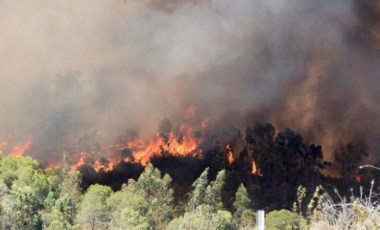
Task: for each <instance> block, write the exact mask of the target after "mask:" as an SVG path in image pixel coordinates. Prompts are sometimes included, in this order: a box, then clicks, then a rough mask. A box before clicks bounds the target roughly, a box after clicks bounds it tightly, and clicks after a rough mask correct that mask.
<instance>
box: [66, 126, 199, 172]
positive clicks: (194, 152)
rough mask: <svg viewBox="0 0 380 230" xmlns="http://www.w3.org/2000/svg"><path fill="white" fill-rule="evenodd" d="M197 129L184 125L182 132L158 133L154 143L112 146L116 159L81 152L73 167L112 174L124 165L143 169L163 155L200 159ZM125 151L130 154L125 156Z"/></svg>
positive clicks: (134, 140) (135, 140) (136, 141)
mask: <svg viewBox="0 0 380 230" xmlns="http://www.w3.org/2000/svg"><path fill="white" fill-rule="evenodd" d="M193 134H194V130H193V128H192V127H191V126H190V125H187V124H183V125H182V126H181V127H180V128H179V131H178V132H176V133H174V132H169V133H168V134H162V133H159V132H157V133H156V135H155V137H154V138H152V139H151V140H148V141H145V140H143V139H140V138H130V139H127V140H125V141H124V142H122V143H119V144H114V145H108V150H107V151H108V152H110V153H114V154H113V157H111V158H109V159H107V158H104V157H102V158H100V159H99V157H97V156H98V155H99V156H100V155H102V154H98V153H91V152H90V153H88V152H81V153H80V157H79V159H77V163H75V164H74V165H73V169H74V170H78V169H80V168H81V167H82V166H83V165H86V164H87V165H91V166H92V168H93V169H94V170H95V171H96V172H99V171H104V172H108V171H112V170H113V169H114V167H115V166H116V165H117V164H119V163H120V162H132V163H139V164H141V165H143V166H145V165H147V164H148V162H149V161H150V160H151V159H152V158H153V157H155V156H160V155H162V154H167V155H172V156H192V157H200V156H201V153H202V152H201V149H200V148H199V144H200V143H201V142H202V140H201V139H200V138H195V137H194V136H193ZM123 152H127V153H126V154H123Z"/></svg>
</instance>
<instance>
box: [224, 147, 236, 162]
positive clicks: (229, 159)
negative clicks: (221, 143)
mask: <svg viewBox="0 0 380 230" xmlns="http://www.w3.org/2000/svg"><path fill="white" fill-rule="evenodd" d="M226 150H227V151H228V153H227V154H228V155H227V159H228V163H229V164H232V163H234V153H233V152H232V148H231V146H230V145H229V144H228V145H227V146H226Z"/></svg>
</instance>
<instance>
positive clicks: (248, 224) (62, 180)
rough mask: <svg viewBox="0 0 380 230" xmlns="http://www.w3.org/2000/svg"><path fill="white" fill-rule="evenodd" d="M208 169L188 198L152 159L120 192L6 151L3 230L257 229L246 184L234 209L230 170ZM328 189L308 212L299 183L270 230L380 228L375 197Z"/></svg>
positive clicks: (1, 165) (274, 214)
mask: <svg viewBox="0 0 380 230" xmlns="http://www.w3.org/2000/svg"><path fill="white" fill-rule="evenodd" d="M209 173H210V172H209V168H206V169H205V170H204V171H203V172H202V174H201V175H200V176H199V177H198V178H197V179H196V180H195V181H194V183H193V184H192V189H191V192H189V193H188V194H187V195H188V196H187V198H186V199H184V200H181V201H178V200H176V199H175V197H174V190H173V183H172V179H171V177H170V176H169V175H168V174H162V173H161V172H160V170H158V169H157V168H155V167H154V166H153V165H152V164H148V165H147V166H146V167H145V169H144V171H143V173H142V174H141V175H140V176H139V178H138V179H137V180H134V179H130V180H129V181H128V182H127V183H125V184H124V185H123V186H122V188H121V189H120V190H119V191H113V190H112V189H111V188H110V187H108V186H104V185H99V184H94V185H91V186H90V187H89V188H88V189H87V190H86V191H81V188H80V178H81V177H80V174H79V172H78V171H74V170H72V168H71V165H70V164H68V162H67V160H66V157H64V159H63V163H62V165H61V167H60V168H56V169H48V170H42V169H41V168H39V166H38V163H37V161H35V160H33V159H32V158H30V157H14V156H2V157H1V158H0V200H1V205H0V207H1V209H0V215H1V225H0V228H1V229H54V230H55V229H56V230H61V229H173V230H174V229H254V227H255V210H254V209H253V207H254V204H253V202H252V199H251V197H250V195H249V193H248V191H247V189H246V188H245V186H244V185H243V184H240V185H239V187H238V189H237V191H236V192H235V194H234V197H233V204H232V208H230V209H227V208H226V207H225V205H224V204H223V200H222V191H223V187H224V186H225V181H226V174H227V173H226V170H220V171H219V172H218V173H217V175H216V177H215V179H214V180H212V181H209V180H208V175H209ZM321 194H322V193H321V188H320V187H317V190H316V191H315V193H314V195H313V197H312V199H309V200H310V201H311V202H309V204H308V206H309V210H308V211H309V212H308V215H306V216H305V217H302V215H300V213H301V212H300V210H299V208H298V207H301V203H302V202H303V201H304V198H305V195H306V189H305V188H304V187H299V188H298V190H297V197H298V199H297V201H296V202H295V203H294V208H293V210H292V211H287V210H274V211H271V212H269V213H268V214H267V217H266V224H267V227H268V229H299V228H302V229H304V228H311V229H313V228H314V229H319V228H320V227H324V228H327V229H328V228H329V227H330V228H333V227H334V226H335V227H338V228H339V229H350V227H352V226H356V227H357V226H367V227H369V228H372V227H376V226H377V227H379V226H380V225H379V224H380V223H379V220H380V218H379V217H380V210H379V207H378V206H375V205H373V203H372V202H371V201H373V200H371V199H373V198H372V197H374V196H373V195H371V196H370V197H366V198H363V197H361V198H351V200H350V201H352V202H350V201H347V202H345V201H344V200H342V202H341V203H340V204H341V206H339V205H340V204H334V203H333V200H332V199H331V197H329V196H328V195H327V193H325V194H324V195H321ZM319 195H321V196H320V197H319V198H318V196H319ZM368 198H369V200H368ZM342 224H343V225H342ZM349 224H350V225H349ZM342 226H346V227H345V228H340V227H342Z"/></svg>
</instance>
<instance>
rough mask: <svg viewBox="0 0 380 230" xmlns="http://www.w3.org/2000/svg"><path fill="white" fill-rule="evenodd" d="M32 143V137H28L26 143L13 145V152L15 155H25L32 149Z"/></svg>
mask: <svg viewBox="0 0 380 230" xmlns="http://www.w3.org/2000/svg"><path fill="white" fill-rule="evenodd" d="M32 143H33V142H32V139H31V138H28V139H26V141H25V142H24V143H19V144H16V145H15V146H14V147H13V149H12V151H11V154H12V155H13V156H23V155H24V154H25V152H26V151H28V150H29V149H30V147H31V145H32Z"/></svg>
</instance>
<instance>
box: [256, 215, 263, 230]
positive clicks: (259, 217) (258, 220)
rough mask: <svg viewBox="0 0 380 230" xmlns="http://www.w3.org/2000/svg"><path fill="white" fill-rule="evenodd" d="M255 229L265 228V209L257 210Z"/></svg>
mask: <svg viewBox="0 0 380 230" xmlns="http://www.w3.org/2000/svg"><path fill="white" fill-rule="evenodd" d="M256 223H257V229H258V230H264V229H265V211H264V210H258V211H257V217H256Z"/></svg>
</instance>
